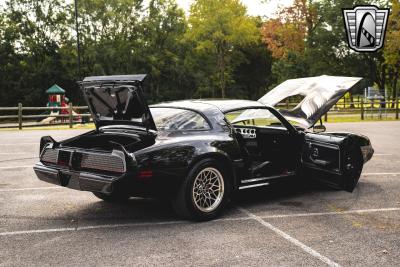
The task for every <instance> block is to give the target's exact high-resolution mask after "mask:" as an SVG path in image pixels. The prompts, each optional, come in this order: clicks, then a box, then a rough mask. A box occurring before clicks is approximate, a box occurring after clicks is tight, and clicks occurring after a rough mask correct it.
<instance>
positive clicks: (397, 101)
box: [396, 94, 399, 120]
mask: <svg viewBox="0 0 400 267" xmlns="http://www.w3.org/2000/svg"><path fill="white" fill-rule="evenodd" d="M398 119H399V98H398V96H397V94H396V120H398Z"/></svg>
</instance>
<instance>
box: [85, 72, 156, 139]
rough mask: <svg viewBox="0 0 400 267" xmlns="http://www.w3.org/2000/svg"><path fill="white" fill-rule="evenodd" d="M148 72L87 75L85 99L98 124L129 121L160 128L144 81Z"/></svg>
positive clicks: (142, 126) (137, 126)
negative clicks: (143, 85) (151, 109)
mask: <svg viewBox="0 0 400 267" xmlns="http://www.w3.org/2000/svg"><path fill="white" fill-rule="evenodd" d="M145 78H146V75H144V74H143V75H142V74H141V75H117V76H94V77H86V78H85V79H84V80H83V81H82V82H81V88H82V90H83V94H84V96H85V100H86V102H87V104H88V106H89V109H90V111H91V113H92V117H93V120H94V122H95V124H96V127H97V128H100V127H102V126H110V125H128V126H134V127H136V128H141V129H143V130H146V131H149V130H153V131H156V130H157V129H156V126H155V124H154V121H153V117H152V116H151V113H150V110H149V107H148V105H147V102H146V99H145V97H144V95H143V92H142V83H143V80H144V79H145Z"/></svg>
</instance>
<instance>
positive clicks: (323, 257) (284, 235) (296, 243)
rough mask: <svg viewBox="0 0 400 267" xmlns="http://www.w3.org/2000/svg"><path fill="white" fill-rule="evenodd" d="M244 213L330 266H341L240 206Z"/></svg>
mask: <svg viewBox="0 0 400 267" xmlns="http://www.w3.org/2000/svg"><path fill="white" fill-rule="evenodd" d="M239 209H240V210H241V211H242V212H243V213H245V214H247V215H248V216H249V217H251V218H252V219H254V220H256V221H257V222H259V223H260V224H262V225H263V226H265V227H266V228H268V229H270V230H272V231H273V232H275V233H276V234H278V235H280V236H281V237H283V238H284V239H286V240H287V241H289V242H291V243H292V244H294V245H296V246H298V247H299V248H301V249H302V250H304V251H305V252H307V253H308V254H310V255H312V256H314V257H315V258H317V259H319V260H320V261H322V262H324V263H326V264H327V265H328V266H335V267H338V266H340V265H339V264H338V263H336V262H334V261H332V260H330V259H328V258H327V257H325V256H323V255H321V254H320V253H318V252H317V251H315V250H314V249H312V248H310V247H309V246H307V245H305V244H304V243H302V242H300V241H299V240H297V239H296V238H294V237H292V236H290V235H288V234H287V233H285V232H283V231H282V230H280V229H278V228H276V227H275V226H273V225H272V224H270V223H268V222H266V221H264V220H263V219H262V218H261V217H259V216H257V215H255V214H253V213H251V212H250V211H248V210H246V209H243V208H239Z"/></svg>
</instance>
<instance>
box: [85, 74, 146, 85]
mask: <svg viewBox="0 0 400 267" xmlns="http://www.w3.org/2000/svg"><path fill="white" fill-rule="evenodd" d="M146 77H147V74H133V75H110V76H89V77H85V78H84V79H83V80H82V81H81V82H79V84H80V85H82V86H84V85H89V86H90V85H93V84H103V83H105V84H110V83H111V84H114V83H115V84H137V83H143V81H144V80H145V79H146Z"/></svg>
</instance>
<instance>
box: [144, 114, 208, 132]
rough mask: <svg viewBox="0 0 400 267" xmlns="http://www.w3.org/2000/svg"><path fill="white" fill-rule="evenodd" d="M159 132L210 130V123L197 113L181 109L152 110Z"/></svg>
mask: <svg viewBox="0 0 400 267" xmlns="http://www.w3.org/2000/svg"><path fill="white" fill-rule="evenodd" d="M150 111H151V115H152V116H153V119H154V123H155V124H156V127H157V130H160V131H190V130H209V129H211V127H210V125H209V124H208V122H207V121H206V120H205V119H204V118H203V116H201V115H200V114H198V113H197V112H194V111H191V110H185V109H179V108H150Z"/></svg>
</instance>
